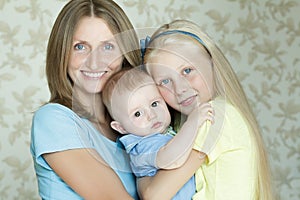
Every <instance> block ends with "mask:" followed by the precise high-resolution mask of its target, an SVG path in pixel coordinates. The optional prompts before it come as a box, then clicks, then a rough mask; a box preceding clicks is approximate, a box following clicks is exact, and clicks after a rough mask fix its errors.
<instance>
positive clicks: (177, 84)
mask: <svg viewBox="0 0 300 200" xmlns="http://www.w3.org/2000/svg"><path fill="white" fill-rule="evenodd" d="M188 88H189V84H188V81H187V80H185V78H183V77H177V79H176V81H174V91H175V93H176V94H177V95H181V94H183V93H184V92H186V91H187V90H188Z"/></svg>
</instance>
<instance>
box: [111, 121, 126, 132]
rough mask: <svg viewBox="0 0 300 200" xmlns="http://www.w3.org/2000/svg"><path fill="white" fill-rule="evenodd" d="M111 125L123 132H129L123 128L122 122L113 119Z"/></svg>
mask: <svg viewBox="0 0 300 200" xmlns="http://www.w3.org/2000/svg"><path fill="white" fill-rule="evenodd" d="M110 126H111V128H112V129H114V130H116V131H118V132H119V133H121V134H127V133H128V132H127V131H126V130H125V129H124V128H123V126H122V125H121V124H120V122H117V121H112V122H110Z"/></svg>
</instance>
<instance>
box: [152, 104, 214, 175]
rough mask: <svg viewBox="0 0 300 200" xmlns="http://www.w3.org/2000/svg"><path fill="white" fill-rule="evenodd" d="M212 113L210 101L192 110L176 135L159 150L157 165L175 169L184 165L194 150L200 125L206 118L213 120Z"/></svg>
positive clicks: (160, 167)
mask: <svg viewBox="0 0 300 200" xmlns="http://www.w3.org/2000/svg"><path fill="white" fill-rule="evenodd" d="M212 115H213V109H212V107H211V105H210V104H209V103H205V104H201V105H200V106H198V107H197V108H196V109H195V110H194V111H192V112H191V114H190V115H189V116H188V119H187V121H186V122H185V123H184V124H183V126H182V127H181V128H180V131H179V132H178V133H177V134H176V136H175V137H174V138H172V140H170V141H169V142H168V143H167V144H166V145H164V146H163V147H162V148H160V150H159V151H158V154H157V159H156V165H157V167H158V168H159V169H174V168H178V167H180V166H181V165H183V164H184V163H185V162H186V160H187V158H188V156H189V154H190V152H191V150H192V147H193V145H194V140H195V138H196V136H197V133H198V129H199V127H200V126H201V125H202V124H203V123H204V122H205V121H206V120H210V121H213V116H212Z"/></svg>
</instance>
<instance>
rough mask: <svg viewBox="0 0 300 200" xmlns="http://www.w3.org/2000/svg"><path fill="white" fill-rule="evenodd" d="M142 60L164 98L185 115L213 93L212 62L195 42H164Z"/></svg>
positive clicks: (209, 98) (210, 97)
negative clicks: (160, 47)
mask: <svg viewBox="0 0 300 200" xmlns="http://www.w3.org/2000/svg"><path fill="white" fill-rule="evenodd" d="M158 51H159V52H156V53H155V54H154V55H151V56H150V57H149V59H148V60H147V61H146V63H147V64H146V67H147V71H148V72H149V73H150V74H151V76H152V77H153V79H154V80H155V82H156V84H157V85H158V88H159V90H160V93H161V94H162V96H163V98H164V99H165V101H166V102H167V103H168V104H169V105H170V106H171V107H172V108H174V109H175V110H177V111H179V112H181V113H183V114H185V115H188V114H189V113H190V112H191V111H192V110H193V109H194V108H195V106H197V105H198V104H199V103H204V102H208V101H209V100H211V99H212V96H213V93H214V91H213V78H212V61H211V58H210V56H209V54H208V53H207V52H206V51H205V49H204V48H203V47H200V46H199V45H196V44H193V43H191V44H181V45H179V44H176V45H168V46H166V47H164V49H163V50H158Z"/></svg>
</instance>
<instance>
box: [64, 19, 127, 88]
mask: <svg viewBox="0 0 300 200" xmlns="http://www.w3.org/2000/svg"><path fill="white" fill-rule="evenodd" d="M122 61H123V57H122V54H121V51H120V49H119V46H118V44H117V42H116V40H115V38H114V36H113V34H112V32H111V31H110V30H109V28H108V26H107V24H106V23H105V21H104V20H103V19H100V18H96V17H85V18H82V19H81V20H80V21H79V23H78V26H77V29H76V30H75V33H74V36H73V46H72V49H71V56H70V60H69V63H68V74H69V76H70V78H71V79H72V81H73V82H74V90H76V91H77V92H79V91H80V94H94V93H99V92H101V90H102V87H103V85H104V84H105V83H106V81H107V80H108V78H109V77H110V76H111V75H112V74H114V73H115V72H117V71H119V70H120V69H121V64H122Z"/></svg>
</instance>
